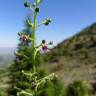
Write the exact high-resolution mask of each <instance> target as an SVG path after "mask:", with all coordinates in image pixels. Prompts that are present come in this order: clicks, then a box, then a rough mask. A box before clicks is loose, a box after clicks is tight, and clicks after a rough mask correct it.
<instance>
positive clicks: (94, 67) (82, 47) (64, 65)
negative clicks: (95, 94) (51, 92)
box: [45, 23, 96, 84]
mask: <svg viewBox="0 0 96 96" xmlns="http://www.w3.org/2000/svg"><path fill="white" fill-rule="evenodd" d="M45 62H47V64H46V67H48V68H49V69H50V71H53V72H56V73H57V74H58V75H59V77H60V78H61V79H62V80H63V81H64V82H66V84H67V83H71V82H72V81H75V80H86V81H88V82H89V83H94V82H95V81H96V75H95V74H96V23H94V24H92V25H91V26H89V27H87V28H85V29H84V30H82V31H81V32H79V33H77V34H76V35H74V36H73V37H71V38H68V39H67V40H64V41H63V42H61V43H60V44H58V45H57V46H56V47H54V48H53V49H52V51H51V52H49V53H47V54H46V56H45Z"/></svg>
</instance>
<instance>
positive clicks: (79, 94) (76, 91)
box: [66, 81, 90, 96]
mask: <svg viewBox="0 0 96 96" xmlns="http://www.w3.org/2000/svg"><path fill="white" fill-rule="evenodd" d="M66 96H90V90H89V88H88V86H87V85H86V84H85V83H84V82H83V81H75V82H74V83H73V84H70V85H68V87H67V94H66Z"/></svg>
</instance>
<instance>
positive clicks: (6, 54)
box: [0, 48, 14, 68]
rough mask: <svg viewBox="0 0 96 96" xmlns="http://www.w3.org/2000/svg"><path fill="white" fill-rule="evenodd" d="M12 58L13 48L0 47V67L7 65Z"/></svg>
mask: <svg viewBox="0 0 96 96" xmlns="http://www.w3.org/2000/svg"><path fill="white" fill-rule="evenodd" d="M13 59H14V49H13V48H0V68H3V67H6V66H8V64H11V63H12V60H13Z"/></svg>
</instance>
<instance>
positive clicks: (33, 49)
mask: <svg viewBox="0 0 96 96" xmlns="http://www.w3.org/2000/svg"><path fill="white" fill-rule="evenodd" d="M36 7H37V0H36ZM36 17H37V12H34V23H33V27H32V28H33V32H32V38H33V41H32V52H33V53H32V65H33V72H34V73H35V72H36V62H35V58H36V55H35V51H36V50H35V43H36V25H37V24H36ZM34 81H35V82H37V80H36V77H35V78H34ZM34 91H35V96H37V88H35V90H34Z"/></svg>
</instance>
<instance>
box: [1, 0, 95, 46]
mask: <svg viewBox="0 0 96 96" xmlns="http://www.w3.org/2000/svg"><path fill="white" fill-rule="evenodd" d="M29 1H30V2H34V0H29ZM23 2H24V0H0V47H16V46H17V44H18V35H17V33H18V32H19V31H21V30H22V29H23V28H24V20H25V18H26V15H27V14H30V13H31V12H30V11H28V9H26V8H24V6H23ZM40 8H41V9H40V13H39V15H38V18H37V19H38V22H39V23H40V21H42V20H43V19H45V18H46V17H50V18H52V20H53V22H52V23H51V24H50V25H49V26H47V27H46V26H41V28H38V29H37V42H38V43H39V42H40V41H41V40H42V39H46V40H47V41H53V42H54V44H57V43H59V42H61V41H62V40H64V39H65V38H68V37H70V36H72V35H74V34H75V33H77V32H79V31H80V30H82V29H83V28H85V27H86V26H88V25H91V24H92V23H94V22H96V0H43V3H42V4H41V5H40ZM31 14H32V13H31Z"/></svg>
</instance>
